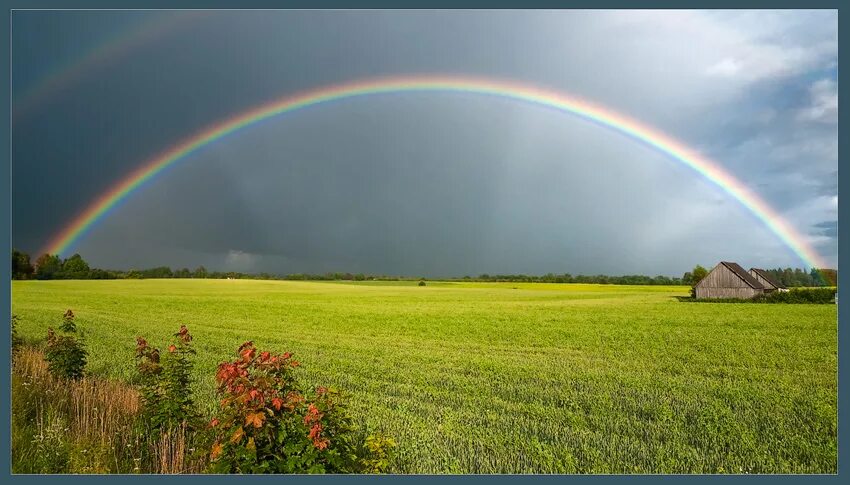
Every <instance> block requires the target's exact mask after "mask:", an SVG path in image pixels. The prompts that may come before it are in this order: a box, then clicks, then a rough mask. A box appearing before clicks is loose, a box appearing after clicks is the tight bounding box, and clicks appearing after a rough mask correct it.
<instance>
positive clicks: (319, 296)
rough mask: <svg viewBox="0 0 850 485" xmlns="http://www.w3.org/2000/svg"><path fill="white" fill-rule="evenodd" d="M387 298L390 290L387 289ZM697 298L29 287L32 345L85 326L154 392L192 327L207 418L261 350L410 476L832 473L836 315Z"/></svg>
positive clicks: (292, 287) (298, 287)
mask: <svg viewBox="0 0 850 485" xmlns="http://www.w3.org/2000/svg"><path fill="white" fill-rule="evenodd" d="M377 283H381V284H377ZM688 290H689V289H688V288H687V287H665V286H639V287H638V286H605V285H574V284H557V283H553V284H547V285H539V284H534V283H497V284H494V283H477V282H470V283H458V282H452V283H446V282H432V281H429V282H428V284H427V286H424V287H420V286H417V285H416V282H404V284H403V285H392V284H388V283H386V282H367V283H363V284H358V283H349V284H336V283H328V282H326V283H306V282H280V281H247V280H234V281H228V280H118V281H16V282H13V292H12V301H13V311H14V313H16V314H18V315H19V316H20V320H19V323H18V331H19V333H20V335H21V337H22V338H23V339H24V340H25V341H30V342H32V341H34V340H38V339H43V335H44V331H45V329H46V328H47V327H48V326H49V325H56V318H57V315H62V313H63V312H65V310H66V309H67V308H73V309H74V313H75V314H76V315H77V320H78V323H79V324H80V326H81V327H82V328H85V329H86V330H85V341H86V349H87V351H88V363H87V369H88V371H89V372H90V373H91V374H93V375H95V376H98V378H112V379H117V380H121V381H124V382H133V380H134V379H136V375H137V374H136V368H135V365H134V362H133V358H132V357H133V355H134V351H135V344H136V341H135V337H136V336H137V335H138V334H140V333H141V334H144V335H146V336H148V338H150V340H151V341H165V340H166V339H168V338H169V337H170V336H171V334H172V333H173V332H174V326H175V322H177V323H180V324H185V325H187V326H188V327H189V328H191V329H192V333H193V335H194V336H195V340H194V341H193V345H194V347H195V348H196V349H197V352H198V353H197V355H196V356H195V358H194V368H193V370H192V379H193V381H194V382H193V384H192V390H193V395H194V401H195V403H196V405H197V406H198V407H199V412H200V413H201V414H202V415H203V416H204V417H205V419H210V418H212V417H213V416H215V415H216V413H217V412H219V404H220V403H219V399H218V398H217V396H218V389H217V382H216V380H215V379H214V377H213V376H214V372H215V369H216V368H217V366H218V364H219V363H221V362H223V361H227V360H230V359H231V358H232V357H231V355H232V352H233V349H234V348H236V347H237V346H239V345H240V344H241V343H243V342H245V341H247V340H253V341H254V343H255V345H257V346H258V347H261V348H274V349H287V350H291V351H292V352H293V353H295V354H296V355H298V356H299V357H300V359H301V360H303V361H305V362H310V363H311V365H310V366H309V367H308V368H306V369H302V368H299V369H296V370H295V372H296V373H297V375H298V377H299V379H300V380H301V381H302V382H304V383H305V385H306V386H307V387H312V386H317V385H322V384H323V385H330V386H334V387H337V388H341V389H345V390H346V391H347V392H348V393H349V395H350V410H351V412H352V414H353V416H354V418H355V419H356V420H359V421H361V422H363V423H364V424H365V425H366V426H367V427H368V428H369V429H371V430H377V431H381V432H384V433H385V434H386V435H389V436H392V437H394V438H395V440H396V442H397V443H398V448H397V450H396V453H395V456H394V458H393V459H392V461H391V463H390V468H389V471H393V472H398V473H431V472H434V473H447V472H460V473H493V472H519V473H525V472H537V473H553V472H565V473H572V472H576V473H600V472H611V473H633V472H661V473H663V472H684V473H715V472H719V473H742V472H744V473H784V472H788V473H804V472H814V473H834V472H835V471H836V469H837V465H836V460H837V451H836V446H837V438H836V427H837V411H836V409H837V332H836V330H837V326H836V325H837V309H836V306H835V305H807V304H800V305H752V304H711V303H706V304H700V305H688V304H682V303H679V302H678V301H677V300H676V298H675V297H677V296H687V294H688Z"/></svg>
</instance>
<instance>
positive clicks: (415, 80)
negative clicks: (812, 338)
mask: <svg viewBox="0 0 850 485" xmlns="http://www.w3.org/2000/svg"><path fill="white" fill-rule="evenodd" d="M399 92H405V93H410V92H453V93H469V94H477V95H492V96H497V97H500V98H506V99H511V100H516V101H522V102H527V103H531V104H534V105H538V106H544V107H549V108H554V109H557V110H559V111H561V112H563V113H567V114H571V115H574V116H577V117H579V118H581V119H584V120H587V121H590V122H593V123H595V124H598V125H600V126H604V127H607V128H609V129H613V130H614V131H616V132H619V133H621V134H623V135H626V136H628V137H630V138H632V139H634V140H637V141H639V142H642V143H643V144H645V145H648V146H649V147H651V148H653V149H655V150H657V151H659V152H661V153H663V154H666V155H667V156H669V157H671V158H672V159H674V160H676V161H678V162H680V163H683V164H685V165H687V166H688V167H690V168H692V169H693V170H695V171H696V172H697V173H699V174H700V175H702V176H703V177H704V178H706V179H707V180H709V181H711V182H713V183H714V184H716V185H717V186H718V187H720V188H721V189H723V190H724V191H725V192H726V193H728V194H729V195H730V196H732V197H733V198H734V199H736V200H738V201H739V202H740V203H741V204H742V205H743V206H744V207H746V208H747V209H748V210H749V211H750V212H752V213H753V214H754V215H755V216H756V217H757V218H758V219H760V220H761V221H762V222H763V223H764V224H765V226H766V227H767V228H769V229H770V230H771V231H772V232H773V233H774V234H776V236H778V237H779V239H781V240H782V241H783V242H784V243H785V244H786V245H787V246H788V247H789V248H790V249H791V250H792V251H793V252H794V253H795V254H796V255H797V256H799V257H800V259H801V260H802V261H803V262H804V263H805V264H806V265H808V266H809V267H814V268H823V267H826V266H827V265H826V264H824V262H823V260H822V259H821V258H820V257H819V256H818V254H817V253H816V252H815V251H814V250H813V249H812V248H811V247H809V245H808V244H807V243H806V241H805V239H804V238H803V237H802V236H801V235H800V234H799V233H798V232H796V231H795V230H794V228H793V227H791V225H790V224H788V223H787V222H786V221H785V220H784V219H783V218H782V217H781V216H780V215H779V214H778V213H777V212H776V211H775V210H773V209H772V208H771V207H770V206H769V205H768V204H767V203H765V201H764V200H762V199H761V198H760V197H758V196H757V195H756V194H755V193H753V192H752V191H751V190H749V189H748V188H747V187H746V186H745V185H744V184H743V183H741V181H739V180H738V179H736V178H735V177H733V176H732V175H731V174H729V173H728V172H727V171H725V170H724V169H723V168H722V167H721V166H720V165H719V164H717V163H716V162H713V161H711V160H709V159H707V158H705V157H703V156H701V155H700V154H699V153H697V152H696V151H694V150H692V149H690V148H688V147H686V146H685V145H683V144H682V143H681V142H678V141H676V140H674V139H673V138H670V137H668V136H667V135H664V134H662V133H660V132H658V131H657V130H655V129H653V128H650V127H648V126H646V125H644V124H641V123H639V122H637V121H635V120H633V119H629V118H628V117H626V116H624V115H622V114H619V113H616V112H614V111H612V110H610V109H608V108H605V107H602V106H599V105H596V104H592V103H590V102H588V101H585V100H582V99H580V98H577V97H573V96H568V95H566V94H563V93H560V92H556V91H551V90H546V89H541V88H538V87H534V86H530V85H525V84H519V83H515V82H507V81H496V80H492V79H480V78H470V77H454V76H431V77H422V76H417V77H389V78H379V79H372V80H365V81H358V82H350V83H345V84H339V85H334V86H329V87H324V88H319V89H315V90H312V91H308V92H304V93H302V94H297V95H293V96H285V97H283V98H279V99H276V100H274V101H271V102H269V103H266V104H263V105H261V106H259V107H256V108H254V109H251V110H248V111H245V112H243V113H241V114H238V115H236V116H234V117H232V118H229V119H226V120H224V121H222V122H219V123H216V124H214V125H211V126H208V127H207V128H205V129H203V130H201V131H199V132H197V133H196V134H195V135H194V136H191V137H189V138H186V139H184V140H183V141H181V142H180V143H178V144H176V145H174V146H173V147H171V148H170V149H168V150H167V151H165V152H164V153H162V154H160V155H159V156H157V157H156V158H153V159H152V160H149V161H148V162H146V163H144V164H143V165H141V166H140V167H139V168H138V169H136V170H135V171H134V172H132V173H131V174H129V175H128V176H127V177H125V178H124V179H123V180H121V181H120V182H119V183H117V184H116V185H115V186H113V187H112V188H111V189H110V190H109V191H108V192H106V193H104V194H103V195H101V196H100V197H98V198H97V199H96V200H94V201H93V202H92V203H91V204H90V205H89V206H88V207H87V208H86V209H85V210H84V211H83V212H82V213H81V214H79V215H78V216H77V217H76V218H75V219H73V220H72V221H71V222H70V223H69V224H68V225H67V226H66V227H65V228H63V229H62V230H61V231H60V232H59V233H58V234H57V235H56V236H55V237H54V238H53V239H52V240H51V241H50V242H49V244H48V245H47V247H46V249H45V251H44V252H46V253H50V254H60V255H61V254H64V253H66V252H68V250H69V249H70V248H71V247H72V246H73V245H74V244H75V243H76V242H77V241H79V240H80V238H81V237H83V235H85V234H86V233H87V232H88V231H89V230H90V229H91V228H92V227H93V226H94V225H95V224H96V223H97V222H98V221H99V220H101V219H102V218H103V217H104V216H106V214H107V213H108V212H109V211H110V209H111V208H113V207H115V206H116V204H118V203H120V202H121V201H123V200H124V199H126V198H127V197H129V196H130V194H132V193H133V192H135V191H136V190H138V189H139V187H141V186H142V185H144V184H145V183H146V182H148V181H150V180H152V179H154V178H155V177H156V176H157V175H158V174H160V173H162V172H163V170H165V169H166V168H168V167H169V166H171V165H173V164H175V163H177V162H178V161H180V160H183V159H185V158H186V157H188V156H189V155H190V154H192V153H193V152H195V151H196V150H198V149H199V148H201V147H203V146H205V145H208V144H210V143H212V142H214V141H216V140H219V139H221V138H223V137H225V136H228V135H230V134H232V133H235V132H237V131H240V130H242V129H245V128H247V127H249V126H252V125H254V124H256V123H258V122H260V121H262V120H265V119H268V118H271V117H273V116H277V115H282V114H284V113H292V112H294V111H298V110H300V109H302V108H306V107H309V106H315V105H319V104H324V103H331V102H334V101H338V100H341V99H346V98H354V97H361V96H371V95H376V94H382V93H399Z"/></svg>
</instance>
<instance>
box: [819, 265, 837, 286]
mask: <svg viewBox="0 0 850 485" xmlns="http://www.w3.org/2000/svg"><path fill="white" fill-rule="evenodd" d="M818 273H819V274H820V277H821V279H822V281H823V282H824V285H823V286H838V270H835V269H827V268H820V269H818Z"/></svg>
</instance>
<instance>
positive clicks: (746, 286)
mask: <svg viewBox="0 0 850 485" xmlns="http://www.w3.org/2000/svg"><path fill="white" fill-rule="evenodd" d="M694 290H695V295H696V298H697V299H703V298H738V299H741V300H745V299H749V298H753V297H755V296H756V295H760V294H762V293H764V290H765V288H764V285H762V284H761V283H759V281H758V280H757V279H756V278H755V277H753V275H751V274H750V273H748V272H747V270H745V269H744V268H742V267H741V265H739V264H738V263H732V262H728V261H721V262H720V263H719V264H718V265H717V266H715V267H714V268H713V269H712V270H711V271H709V273H708V274H707V275H706V276H705V278H703V279H701V280H700V281H699V282H698V283H697V284H696V285H695V286H694Z"/></svg>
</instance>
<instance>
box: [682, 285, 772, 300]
mask: <svg viewBox="0 0 850 485" xmlns="http://www.w3.org/2000/svg"><path fill="white" fill-rule="evenodd" d="M696 292H697V293H696V295H697V299H699V298H738V299H741V300H745V299H749V298H752V297H754V296H756V295H758V294H759V293H761V292H762V290H756V289H755V288H750V287H749V286H747V287H745V288H715V287H697V289H696Z"/></svg>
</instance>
